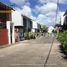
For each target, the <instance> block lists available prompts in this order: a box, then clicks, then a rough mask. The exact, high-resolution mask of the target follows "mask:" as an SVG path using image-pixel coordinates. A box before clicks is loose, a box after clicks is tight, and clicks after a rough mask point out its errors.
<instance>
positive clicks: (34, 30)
mask: <svg viewBox="0 0 67 67" xmlns="http://www.w3.org/2000/svg"><path fill="white" fill-rule="evenodd" d="M37 31H38V27H37V22H36V21H34V20H32V32H34V33H36V32H37Z"/></svg>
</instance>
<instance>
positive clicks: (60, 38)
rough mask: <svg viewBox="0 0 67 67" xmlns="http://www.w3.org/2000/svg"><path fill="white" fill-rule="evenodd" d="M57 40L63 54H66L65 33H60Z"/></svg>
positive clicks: (66, 36) (66, 33)
mask: <svg viewBox="0 0 67 67" xmlns="http://www.w3.org/2000/svg"><path fill="white" fill-rule="evenodd" d="M57 39H58V41H59V42H60V43H61V46H62V48H63V50H64V52H65V53H66V54H67V31H63V32H60V33H59V34H58V37H57Z"/></svg>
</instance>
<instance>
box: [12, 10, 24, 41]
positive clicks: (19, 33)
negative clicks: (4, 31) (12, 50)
mask: <svg viewBox="0 0 67 67" xmlns="http://www.w3.org/2000/svg"><path fill="white" fill-rule="evenodd" d="M12 22H13V23H14V29H15V30H14V39H15V42H18V41H22V40H23V36H24V35H23V17H22V15H21V13H20V12H18V11H12Z"/></svg>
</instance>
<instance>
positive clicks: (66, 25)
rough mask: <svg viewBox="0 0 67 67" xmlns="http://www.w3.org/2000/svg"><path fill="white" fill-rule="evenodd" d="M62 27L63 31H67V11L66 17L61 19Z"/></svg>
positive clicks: (66, 12)
mask: <svg viewBox="0 0 67 67" xmlns="http://www.w3.org/2000/svg"><path fill="white" fill-rule="evenodd" d="M61 25H62V28H63V30H67V10H66V11H65V13H64V15H63V16H62V17H61Z"/></svg>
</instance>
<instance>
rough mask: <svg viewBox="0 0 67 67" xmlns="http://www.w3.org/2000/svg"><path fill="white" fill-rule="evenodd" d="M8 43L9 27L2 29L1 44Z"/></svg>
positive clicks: (0, 32) (0, 33) (0, 31)
mask: <svg viewBox="0 0 67 67" xmlns="http://www.w3.org/2000/svg"><path fill="white" fill-rule="evenodd" d="M6 44H8V31H7V29H0V45H6Z"/></svg>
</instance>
